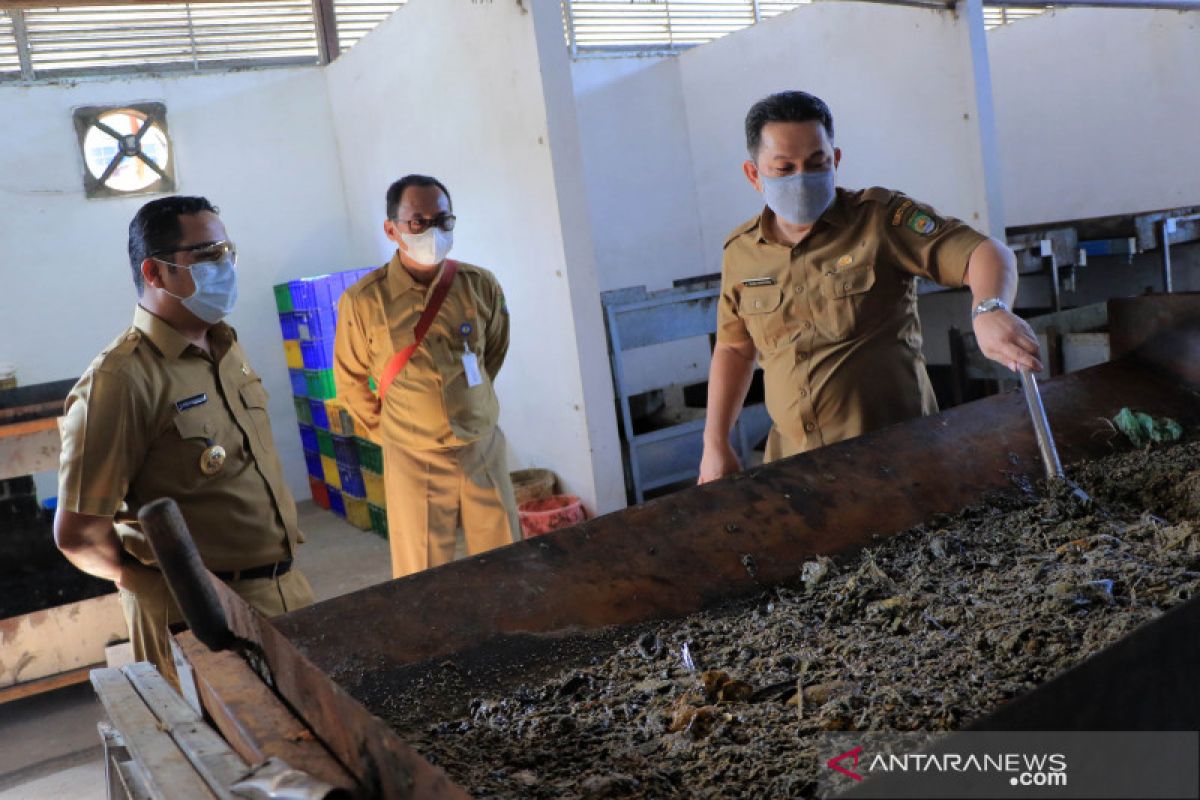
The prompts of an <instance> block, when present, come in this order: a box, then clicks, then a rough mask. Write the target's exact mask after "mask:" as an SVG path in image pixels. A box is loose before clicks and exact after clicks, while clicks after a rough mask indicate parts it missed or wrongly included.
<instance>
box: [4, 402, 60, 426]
mask: <svg viewBox="0 0 1200 800" xmlns="http://www.w3.org/2000/svg"><path fill="white" fill-rule="evenodd" d="M62 409H63V401H62V400H47V401H45V402H42V403H34V404H32V405H28V406H15V407H13V408H0V423H4V424H8V423H9V421H10V420H15V419H18V418H20V417H24V418H26V419H29V418H32V419H33V421H35V422H40V421H41V420H42V419H44V418H46V417H59V416H62Z"/></svg>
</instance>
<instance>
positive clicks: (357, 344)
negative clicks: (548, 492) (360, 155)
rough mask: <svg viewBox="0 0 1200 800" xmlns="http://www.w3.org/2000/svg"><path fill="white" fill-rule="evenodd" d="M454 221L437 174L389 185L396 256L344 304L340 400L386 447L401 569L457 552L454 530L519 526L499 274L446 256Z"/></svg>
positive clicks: (478, 545) (481, 546) (483, 534)
mask: <svg viewBox="0 0 1200 800" xmlns="http://www.w3.org/2000/svg"><path fill="white" fill-rule="evenodd" d="M454 223H455V217H454V212H453V206H452V205H451V200H450V193H449V192H448V191H447V190H446V187H445V186H443V185H442V183H441V182H440V181H438V180H437V179H436V178H431V177H429V176H426V175H408V176H406V177H404V178H401V179H400V180H398V181H396V182H395V183H393V184H392V185H391V187H390V188H389V189H388V192H387V218H386V219H385V221H384V223H383V230H384V233H385V234H386V235H387V237H388V239H389V240H391V241H392V242H394V243H395V245H396V253H395V255H393V256H392V259H391V261H389V262H388V263H387V264H386V265H384V266H383V267H381V268H379V269H377V270H375V271H374V272H372V273H371V274H369V275H367V276H366V277H365V278H363V279H362V280H360V281H359V282H358V283H356V284H355V285H354V286H352V287H350V288H349V289H347V290H346V292H345V293H344V294H343V295H342V299H341V302H340V304H339V305H338V328H337V338H336V342H335V345H334V378H335V380H336V382H337V392H338V397H339V399H341V400H342V402H343V403H344V404H345V406H346V409H347V410H348V411H349V413H350V415H351V417H352V418H353V419H354V421H355V423H356V424H358V425H359V426H360V427H361V428H362V429H363V430H365V431H366V432H367V434H368V435H369V436H370V437H371V438H373V439H375V440H376V441H379V442H381V443H382V446H383V454H384V476H383V477H384V484H385V487H386V490H387V516H388V540H389V543H390V545H391V554H392V574H393V576H394V577H397V578H399V577H401V576H404V575H408V574H410V573H413V572H417V571H419V570H423V569H427V568H429V567H435V566H438V565H439V564H445V563H447V562H449V561H451V560H453V558H454V550H455V545H456V543H457V531H458V528H459V526H461V527H462V531H463V535H464V539H465V544H466V550H467V552H468V553H469V554H471V555H474V554H476V553H481V552H483V551H485V550H489V549H491V548H494V547H499V546H501V545H504V544H509V543H511V542H513V541H514V540H515V539H517V538H518V531H519V530H520V528H519V524H518V522H517V514H516V500H515V498H514V496H513V488H512V482H511V480H510V479H509V475H508V464H507V454H506V446H505V440H504V435H503V434H502V433H501V432H500V428H499V427H498V426H497V420H498V418H499V415H500V405H499V402H498V401H497V399H496V392H495V390H494V389H493V386H492V384H493V381H495V379H496V375H497V374H498V373H499V372H500V367H501V365H502V364H503V363H504V356H505V354H506V353H507V352H508V309H507V307H506V306H505V303H504V295H503V293H502V292H501V290H500V284H499V283H498V282H497V281H496V278H495V276H493V275H492V274H491V273H490V272H488V271H487V270H485V269H481V268H479V267H476V266H473V265H471V264H466V263H462V262H456V261H451V260H450V259H448V258H447V255H448V254H449V252H450V248H451V246H452V245H453V242H454V234H453V232H454ZM439 304H440V305H439ZM398 354H399V355H398ZM372 381H374V382H375V383H376V384H377V385H378V394H377V393H376V392H375V391H372V389H371V383H372Z"/></svg>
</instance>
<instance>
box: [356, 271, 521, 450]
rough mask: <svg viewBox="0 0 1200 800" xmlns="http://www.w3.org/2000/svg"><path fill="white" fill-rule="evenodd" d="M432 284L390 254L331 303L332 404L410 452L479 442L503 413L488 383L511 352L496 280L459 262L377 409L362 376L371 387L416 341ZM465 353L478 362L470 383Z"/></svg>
mask: <svg viewBox="0 0 1200 800" xmlns="http://www.w3.org/2000/svg"><path fill="white" fill-rule="evenodd" d="M439 277H440V273H439ZM437 282H438V278H435V279H434V280H433V282H431V283H430V284H429V285H428V286H422V285H421V284H419V283H417V282H416V281H415V280H413V278H412V276H411V275H409V274H408V272H407V271H406V270H405V269H404V267H403V265H402V264H401V263H400V257H399V255H398V254H397V255H395V256H393V257H392V260H391V261H390V262H389V263H388V264H386V265H385V266H383V267H381V268H379V269H377V270H375V271H374V272H372V273H371V274H369V275H367V276H366V277H365V278H363V279H362V280H360V281H359V282H358V283H356V284H354V285H353V286H351V287H350V288H349V289H347V290H346V292H345V293H344V294H343V295H342V299H341V301H340V303H339V304H338V327H337V338H336V341H335V344H334V351H333V357H334V366H333V369H334V377H335V379H336V382H337V393H338V398H339V399H340V400H341V401H342V402H343V404H345V406H346V408H347V410H348V411H349V413H350V415H351V417H352V418H353V419H354V421H355V422H356V423H357V424H359V425H361V426H363V427H364V428H365V429H366V430H367V431H368V433H369V434H370V435H371V436H372V437H373V438H375V439H376V440H378V441H388V442H391V443H393V444H396V445H398V446H400V447H404V448H407V449H412V450H437V449H442V448H446V447H461V446H463V445H466V444H470V443H472V442H475V441H478V440H479V439H480V438H482V437H483V436H484V435H485V434H487V433H489V432H490V431H491V430H492V429H493V428H494V427H495V426H496V422H497V420H498V419H499V416H500V403H499V401H498V400H497V399H496V392H495V390H494V389H493V387H492V381H494V380H495V378H496V375H497V374H498V373H499V372H500V366H501V365H502V364H503V363H504V357H505V355H506V354H507V353H508V309H507V307H506V306H505V303H504V295H503V293H502V292H501V291H500V284H499V283H498V282H497V281H496V278H495V276H493V275H492V273H490V272H488V271H487V270H485V269H481V268H479V267H476V266H472V265H470V264H464V263H462V262H458V274H457V275H456V276H455V278H454V283H452V284H451V285H450V291H449V292H448V293H447V294H446V299H445V301H444V302H443V303H442V307H441V310H440V311H438V314H437V317H435V318H434V320H433V324H432V325H431V326H430V328H429V331H428V333H427V334H426V336H425V340H424V342H423V343H422V344H421V346H420V347H419V348H417V350H416V351H415V352H414V353H413V354H412V357H411V358H410V359H409V361H408V364H407V365H405V367H404V369H403V370H402V371H401V372H400V375H399V376H398V377H397V378H396V380H395V382H394V383H393V384H392V386H391V387H389V389H388V391H387V393H386V395H385V397H384V400H383V403H382V404H381V403H380V400H379V397H378V395H377V394H376V393H375V392H373V391H372V390H371V389H370V388H369V386H368V378H374V379H375V381H376V382H378V381H379V379H380V376H381V375H382V374H383V371H384V368H385V366H386V365H387V363H388V361H390V360H391V358H392V356H393V355H394V354H395V353H398V352H399V351H401V350H403V349H404V348H405V347H408V346H409V345H410V344H412V343H413V340H414V337H415V333H414V329H415V328H416V326H417V321H418V320H419V319H420V317H421V312H422V311H424V310H425V304H426V302H427V301H428V300H429V298H430V296H431V295H432V294H433V290H434V287H435V286H437ZM467 349H469V350H470V352H472V353H474V354H475V357H476V359H477V362H478V365H479V372H480V377H481V379H482V380H481V381H480V383H479V384H478V385H476V386H469V385H468V381H467V376H466V370H465V366H464V363H463V355H464V353H465V352H466V350H467Z"/></svg>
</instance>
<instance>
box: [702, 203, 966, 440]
mask: <svg viewBox="0 0 1200 800" xmlns="http://www.w3.org/2000/svg"><path fill="white" fill-rule="evenodd" d="M770 214H771V211H770V210H769V209H766V210H764V211H763V214H761V215H759V216H758V217H755V218H754V219H753V220H751V221H750V222H748V223H746V224H745V225H743V226H741V227H739V228H738V229H737V230H735V231H734V232H733V234H732V235H731V236H730V237H729V239H728V240H727V241H726V242H725V256H724V262H723V264H722V268H721V298H720V302H719V305H718V312H717V325H718V329H717V339H718V341H722V342H729V343H740V342H745V341H747V340H751V341H753V342H754V346H755V348H757V350H758V353H759V361H760V363H761V364H762V367H763V377H764V381H765V386H766V401H767V410H768V412H769V413H770V415H771V420H772V421H773V422H774V424H775V428H776V431H777V433H778V434H779V435H780V436H781V437H782V438H783V442H782V445H783V447H782V451H783V452H782V455H785V456H786V455H793V454H795V453H798V452H803V451H805V450H811V449H813V448H816V447H821V446H823V445H827V444H832V443H834V442H839V441H842V440H844V439H849V438H851V437H853V436H858V435H860V434H862V433H866V432H867V431H872V430H875V429H878V428H882V427H884V426H886V425H890V424H893V423H896V422H902V421H904V420H909V419H913V418H915V417H918V416H921V415H924V414H933V413H936V412H937V402H936V400H935V399H934V395H933V389H932V387H931V385H930V383H929V376H928V374H927V373H926V371H925V359H924V357H923V356H922V354H921V324H920V321H919V320H918V318H917V292H916V285H915V277H916V276H923V277H926V278H930V279H932V280H934V281H937V282H938V283H940V284H943V285H946V286H962V285H963V276H964V274H965V273H966V269H967V262H968V260H969V258H970V256H971V253H972V251H974V249H975V248H976V247H977V246H978V245H979V244H980V243H981V242H983V241H984V240H985V239H986V238H987V237H985V236H984V235H983V234H981V233H978V232H977V231H975V230H973V229H971V228H970V227H968V226H967V225H965V224H964V223H962V222H960V221H958V220H955V219H950V218H942V217H939V216H938V215H937V214H936V213H935V212H934V211H933V210H932V209H930V208H929V207H928V206H924V205H921V204H919V203H915V202H914V201H912V200H910V199H909V198H907V197H905V196H904V195H902V194H900V193H898V192H892V191H889V190H887V189H880V188H874V189H867V190H865V191H847V190H844V189H838V191H837V197H836V199H835V200H834V202H833V205H831V206H830V207H829V209H828V210H826V212H825V213H824V214H823V215H822V216H821V218H820V219H819V220H818V221H817V223H816V224H815V226H814V227H813V229H812V230H811V231H810V232H809V234H808V236H807V237H805V239H804V240H803V241H801V242H800V243H799V244H798V245H796V246H795V247H789V246H787V245H784V244H779V243H777V242H773V241H770V240H769V239H768V238H767V235H766V234H765V233H764V227H763V219H764V216H766V215H770Z"/></svg>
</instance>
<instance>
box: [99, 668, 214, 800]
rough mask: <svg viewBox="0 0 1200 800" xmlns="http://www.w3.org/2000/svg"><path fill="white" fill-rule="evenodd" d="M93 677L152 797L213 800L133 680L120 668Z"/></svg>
mask: <svg viewBox="0 0 1200 800" xmlns="http://www.w3.org/2000/svg"><path fill="white" fill-rule="evenodd" d="M91 677H92V686H94V687H95V688H96V694H97V695H99V697H100V702H101V703H103V704H104V710H105V711H107V712H108V718H109V719H110V720H111V721H112V724H113V727H115V728H116V729H117V730H118V731H120V733H121V738H122V739H124V740H125V747H126V748H127V749H128V750H129V754H130V755H132V756H133V758H134V760H136V761H137V763H138V765H139V766H140V767H141V777H142V778H144V779H145V782H146V790H147V791H148V792H149V794H150V796H151V797H153V798H162V800H212V798H213V793H212V792H211V791H209V789H208V786H207V785H205V783H204V780H203V779H202V778H201V777H200V775H199V774H198V773H197V772H196V770H195V769H193V768H192V765H191V763H189V762H188V760H187V758H185V757H184V755H183V753H182V752H180V750H179V746H178V745H176V743H175V741H174V740H173V739H172V738H171V737H170V735H168V734H167V733H165V732H163V731H162V730H161V729H160V727H159V723H158V719H157V718H156V717H155V716H154V714H153V713H152V712H151V711H150V709H149V708H147V707H146V703H145V702H144V701H143V700H142V698H141V697H140V696H139V695H138V693H137V692H136V691H135V690H134V688H133V686H131V685H130V683H129V679H128V678H126V677H125V675H124V674H122V673H121V671H120V670H116V669H97V670H92V675H91Z"/></svg>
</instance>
